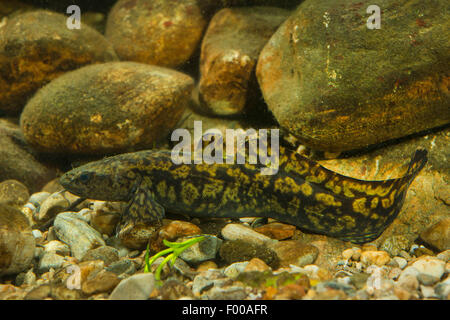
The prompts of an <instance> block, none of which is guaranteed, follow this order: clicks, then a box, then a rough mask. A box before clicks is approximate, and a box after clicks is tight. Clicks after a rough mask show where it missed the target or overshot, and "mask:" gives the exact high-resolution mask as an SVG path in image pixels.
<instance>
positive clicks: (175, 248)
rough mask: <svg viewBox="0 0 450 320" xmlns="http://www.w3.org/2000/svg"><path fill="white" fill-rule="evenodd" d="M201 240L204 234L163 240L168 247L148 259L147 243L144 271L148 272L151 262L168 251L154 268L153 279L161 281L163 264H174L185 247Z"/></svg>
mask: <svg viewBox="0 0 450 320" xmlns="http://www.w3.org/2000/svg"><path fill="white" fill-rule="evenodd" d="M203 240H205V236H200V237H195V238H191V239H189V240H186V241H184V242H170V241H167V240H163V243H164V244H165V245H166V246H167V247H169V248H168V249H165V250H162V251H160V252H158V253H157V254H155V255H154V256H152V257H151V258H150V259H149V252H150V249H149V244H147V249H146V252H145V267H144V272H150V266H151V265H152V264H153V262H155V260H156V259H158V258H159V257H162V256H163V255H165V254H168V253H170V254H169V255H168V256H167V257H165V258H164V260H163V261H162V262H161V263H160V265H159V266H158V268H156V271H155V279H156V280H157V281H158V282H160V281H161V271H162V268H163V267H164V265H165V264H166V263H168V262H169V261H170V266H171V267H172V266H173V265H174V263H175V260H176V259H177V258H178V256H179V255H180V254H181V253H182V252H183V251H184V250H186V249H187V248H189V247H191V246H193V245H194V244H196V243H197V242H200V241H203Z"/></svg>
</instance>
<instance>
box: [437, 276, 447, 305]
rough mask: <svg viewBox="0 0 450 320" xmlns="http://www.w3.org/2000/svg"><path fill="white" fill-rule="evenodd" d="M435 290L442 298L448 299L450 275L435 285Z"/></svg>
mask: <svg viewBox="0 0 450 320" xmlns="http://www.w3.org/2000/svg"><path fill="white" fill-rule="evenodd" d="M434 291H435V292H436V294H437V295H438V296H439V298H440V299H446V300H448V299H449V295H450V277H447V279H445V280H444V281H442V282H440V283H438V284H437V285H436V286H435V288H434Z"/></svg>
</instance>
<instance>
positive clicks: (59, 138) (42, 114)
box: [20, 62, 193, 154]
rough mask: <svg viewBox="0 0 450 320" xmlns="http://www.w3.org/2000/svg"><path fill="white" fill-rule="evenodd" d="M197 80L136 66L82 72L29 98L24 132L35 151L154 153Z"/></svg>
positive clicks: (114, 64) (92, 67)
mask: <svg viewBox="0 0 450 320" xmlns="http://www.w3.org/2000/svg"><path fill="white" fill-rule="evenodd" d="M192 87H193V80H192V79H191V78H190V77H189V76H187V75H184V74H182V73H180V72H177V71H174V70H169V69H166V68H161V67H157V66H150V65H145V64H140V63H135V62H111V63H105V64H95V65H90V66H86V67H83V68H80V69H78V70H76V71H72V72H70V73H67V74H65V75H63V76H61V77H59V78H58V79H55V80H54V81H52V82H51V83H49V84H48V85H46V86H45V87H43V88H42V89H40V90H39V91H38V93H37V94H36V95H35V96H34V97H33V98H32V99H30V101H29V102H28V103H27V105H26V107H25V109H24V110H23V112H22V115H21V119H20V122H21V128H22V130H23V132H24V135H25V138H26V139H27V141H28V142H29V143H30V144H31V145H32V146H33V147H35V148H36V149H37V150H40V151H43V152H52V153H72V154H76V153H78V154H98V153H106V152H125V151H128V150H132V149H137V148H146V147H147V148H151V147H153V144H154V143H155V142H156V141H158V140H160V139H162V138H165V136H166V135H167V134H168V133H169V131H170V130H171V129H172V127H173V126H174V125H175V124H176V123H177V122H178V120H179V118H180V117H181V115H182V113H183V111H184V108H185V106H186V105H187V103H188V100H189V97H190V94H191V90H192Z"/></svg>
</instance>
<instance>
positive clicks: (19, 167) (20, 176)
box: [0, 119, 56, 193]
mask: <svg viewBox="0 0 450 320" xmlns="http://www.w3.org/2000/svg"><path fill="white" fill-rule="evenodd" d="M55 175H56V172H55V170H54V169H52V168H51V167H50V166H49V165H45V164H44V163H43V161H40V159H39V158H38V157H37V155H36V154H35V152H34V151H33V150H32V149H31V148H30V147H29V146H27V144H26V142H25V139H24V137H23V134H22V132H21V131H20V128H19V126H17V125H16V124H14V123H11V122H9V121H6V120H4V119H0V181H4V180H9V179H13V180H17V181H19V182H21V183H23V184H24V185H25V186H26V187H27V188H28V190H29V192H31V193H34V192H37V191H40V189H41V188H42V186H43V185H44V184H46V183H47V182H48V181H50V180H51V179H53V178H54V177H55Z"/></svg>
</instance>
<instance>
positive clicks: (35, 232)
mask: <svg viewBox="0 0 450 320" xmlns="http://www.w3.org/2000/svg"><path fill="white" fill-rule="evenodd" d="M31 234H32V235H33V237H34V239H36V241H38V242H39V241H40V240H42V238H43V237H44V236H43V234H42V232H41V231H40V230H38V229H34V230H32V231H31Z"/></svg>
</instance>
